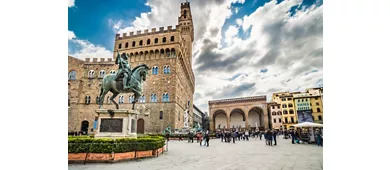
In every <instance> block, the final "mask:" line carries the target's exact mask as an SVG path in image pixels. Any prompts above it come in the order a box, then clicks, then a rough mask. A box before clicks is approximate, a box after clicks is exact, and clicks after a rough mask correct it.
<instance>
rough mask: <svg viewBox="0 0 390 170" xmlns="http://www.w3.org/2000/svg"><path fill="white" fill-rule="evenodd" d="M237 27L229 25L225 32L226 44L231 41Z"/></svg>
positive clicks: (235, 34) (236, 31)
mask: <svg viewBox="0 0 390 170" xmlns="http://www.w3.org/2000/svg"><path fill="white" fill-rule="evenodd" d="M237 33H238V28H237V27H235V26H233V25H231V26H229V28H228V29H227V30H226V32H225V42H226V43H227V44H231V43H232V42H233V39H234V37H236V36H237Z"/></svg>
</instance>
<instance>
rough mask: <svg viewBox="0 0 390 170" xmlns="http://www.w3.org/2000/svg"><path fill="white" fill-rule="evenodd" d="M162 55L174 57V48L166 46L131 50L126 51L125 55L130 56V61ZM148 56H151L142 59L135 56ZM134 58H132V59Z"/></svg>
mask: <svg viewBox="0 0 390 170" xmlns="http://www.w3.org/2000/svg"><path fill="white" fill-rule="evenodd" d="M159 54H160V55H162V56H163V57H168V58H169V57H171V58H174V57H176V50H175V49H174V48H171V49H169V48H166V49H163V48H162V49H155V50H149V51H140V52H134V53H133V52H131V53H127V55H129V57H130V61H141V60H149V59H152V57H153V56H154V57H155V58H157V55H159ZM143 56H145V57H148V56H150V57H151V58H146V59H143V58H138V59H137V57H143ZM133 58H134V60H132V59H133Z"/></svg>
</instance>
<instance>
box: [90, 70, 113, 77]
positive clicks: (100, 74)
mask: <svg viewBox="0 0 390 170" xmlns="http://www.w3.org/2000/svg"><path fill="white" fill-rule="evenodd" d="M110 74H116V71H115V70H111V71H110ZM105 75H106V71H105V70H100V71H99V76H98V78H104V76H105ZM88 78H95V70H89V71H88Z"/></svg>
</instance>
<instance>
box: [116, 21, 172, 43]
mask: <svg viewBox="0 0 390 170" xmlns="http://www.w3.org/2000/svg"><path fill="white" fill-rule="evenodd" d="M179 26H180V25H176V28H175V29H174V28H173V26H167V27H166V28H165V27H159V28H158V30H157V28H152V29H150V30H149V29H145V30H143V31H142V30H137V31H136V34H134V32H130V33H129V34H127V33H122V35H121V34H116V36H115V40H122V39H127V38H132V37H139V36H144V35H152V34H158V33H162V32H173V31H176V29H177V28H179Z"/></svg>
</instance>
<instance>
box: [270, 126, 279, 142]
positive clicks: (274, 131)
mask: <svg viewBox="0 0 390 170" xmlns="http://www.w3.org/2000/svg"><path fill="white" fill-rule="evenodd" d="M277 135H278V132H277V131H276V130H275V129H274V130H273V133H272V137H273V138H274V141H275V145H276V136H277ZM271 143H272V141H271Z"/></svg>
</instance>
